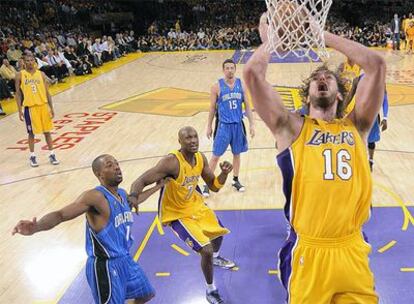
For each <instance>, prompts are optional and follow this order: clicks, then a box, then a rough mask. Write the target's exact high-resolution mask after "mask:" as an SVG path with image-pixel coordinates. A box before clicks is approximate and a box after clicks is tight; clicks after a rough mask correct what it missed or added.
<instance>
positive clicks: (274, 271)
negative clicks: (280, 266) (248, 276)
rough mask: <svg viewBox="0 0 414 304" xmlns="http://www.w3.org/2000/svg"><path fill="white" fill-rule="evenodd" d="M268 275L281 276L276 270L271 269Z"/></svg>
mask: <svg viewBox="0 0 414 304" xmlns="http://www.w3.org/2000/svg"><path fill="white" fill-rule="evenodd" d="M267 273H268V274H270V275H277V274H279V271H278V270H275V269H270V270H269V271H268V272H267Z"/></svg>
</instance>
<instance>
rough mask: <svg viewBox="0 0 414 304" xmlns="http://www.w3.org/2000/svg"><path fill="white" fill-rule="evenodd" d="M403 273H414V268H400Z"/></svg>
mask: <svg viewBox="0 0 414 304" xmlns="http://www.w3.org/2000/svg"><path fill="white" fill-rule="evenodd" d="M400 270H401V271H402V272H414V267H411V268H400Z"/></svg>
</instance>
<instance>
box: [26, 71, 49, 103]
mask: <svg viewBox="0 0 414 304" xmlns="http://www.w3.org/2000/svg"><path fill="white" fill-rule="evenodd" d="M20 74H21V83H20V89H21V90H22V93H23V97H24V98H23V106H24V107H33V106H40V105H43V104H46V103H47V94H46V87H45V83H44V80H43V77H42V72H40V71H39V70H36V71H35V72H34V73H33V74H31V73H29V72H27V71H26V70H22V71H21V72H20Z"/></svg>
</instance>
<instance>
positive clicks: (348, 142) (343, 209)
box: [277, 117, 372, 238]
mask: <svg viewBox="0 0 414 304" xmlns="http://www.w3.org/2000/svg"><path fill="white" fill-rule="evenodd" d="M277 162H278V165H279V167H280V169H281V171H282V176H283V191H284V194H285V196H286V204H285V207H284V211H285V216H286V217H287V219H288V221H289V222H290V224H291V226H292V227H293V229H294V230H295V232H296V233H297V234H299V235H300V234H303V235H307V236H311V237H316V238H336V237H342V236H346V235H349V234H352V233H354V232H356V231H358V230H360V229H361V227H362V225H363V224H364V222H365V221H367V220H368V218H369V214H370V206H371V199H372V180H371V173H370V170H369V165H368V159H367V151H366V145H365V143H364V142H363V140H362V139H361V137H360V135H359V133H358V130H357V129H356V127H355V126H354V124H353V123H352V121H351V120H349V119H347V118H345V119H336V120H334V121H331V122H327V121H323V120H318V119H312V118H309V117H305V120H304V124H303V127H302V130H301V133H300V134H299V137H298V138H297V139H296V140H295V142H294V143H293V144H292V145H291V147H290V148H288V149H286V150H284V151H283V152H282V153H280V154H279V155H278V156H277Z"/></svg>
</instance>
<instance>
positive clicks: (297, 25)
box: [268, 0, 309, 48]
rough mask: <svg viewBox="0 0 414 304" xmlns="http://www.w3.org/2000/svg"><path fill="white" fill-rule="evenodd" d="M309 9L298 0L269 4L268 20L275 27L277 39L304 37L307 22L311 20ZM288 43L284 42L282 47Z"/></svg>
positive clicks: (284, 0) (285, 0)
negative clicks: (300, 4) (296, 0)
mask: <svg viewBox="0 0 414 304" xmlns="http://www.w3.org/2000/svg"><path fill="white" fill-rule="evenodd" d="M307 16H308V13H307V9H306V7H304V6H299V5H298V4H297V3H296V2H292V1H288V0H282V1H278V2H277V3H276V4H274V5H271V6H269V10H268V22H269V24H270V27H271V28H273V29H274V30H276V31H274V34H275V35H276V37H277V39H281V40H285V39H287V36H290V37H291V39H289V40H292V39H294V40H297V39H300V37H303V35H304V32H305V30H306V28H307V27H308V26H307V24H309V22H308V21H307V19H308V17H307ZM286 47H287V45H286V44H283V45H282V48H286Z"/></svg>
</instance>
